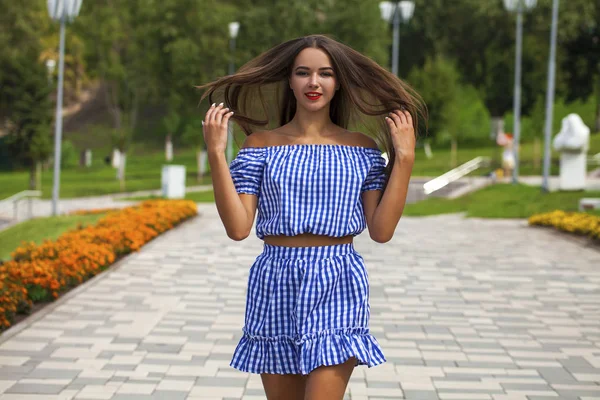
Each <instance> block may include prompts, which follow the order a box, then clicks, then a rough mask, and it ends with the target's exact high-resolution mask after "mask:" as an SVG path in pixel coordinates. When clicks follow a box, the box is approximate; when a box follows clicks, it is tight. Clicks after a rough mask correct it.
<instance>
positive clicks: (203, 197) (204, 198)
mask: <svg viewBox="0 0 600 400" xmlns="http://www.w3.org/2000/svg"><path fill="white" fill-rule="evenodd" d="M162 198H163V197H162V196H143V197H127V198H123V199H120V200H127V201H136V200H153V199H162ZM185 199H186V200H192V201H195V202H196V203H214V202H215V196H214V193H213V191H212V190H208V191H205V192H189V193H186V195H185Z"/></svg>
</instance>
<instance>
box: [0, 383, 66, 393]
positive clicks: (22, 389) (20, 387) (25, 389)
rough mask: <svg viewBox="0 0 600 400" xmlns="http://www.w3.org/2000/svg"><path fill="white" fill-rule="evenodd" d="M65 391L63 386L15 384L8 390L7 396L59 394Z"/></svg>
mask: <svg viewBox="0 0 600 400" xmlns="http://www.w3.org/2000/svg"><path fill="white" fill-rule="evenodd" d="M64 389H65V385H43V384H37V383H36V384H30V383H29V384H22V383H16V384H14V385H13V386H11V387H10V388H8V389H7V390H6V391H5V393H7V394H59V393H60V392H62V391H63V390H64Z"/></svg>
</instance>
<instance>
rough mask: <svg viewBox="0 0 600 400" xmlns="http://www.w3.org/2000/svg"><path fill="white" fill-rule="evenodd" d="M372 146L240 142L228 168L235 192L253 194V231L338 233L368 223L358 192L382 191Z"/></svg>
mask: <svg viewBox="0 0 600 400" xmlns="http://www.w3.org/2000/svg"><path fill="white" fill-rule="evenodd" d="M385 166H386V160H385V159H384V158H383V157H382V154H381V151H380V150H379V149H375V148H368V147H359V146H348V145H337V144H297V145H282V146H270V147H244V148H242V149H240V151H239V153H238V154H237V156H236V157H235V159H233V160H232V161H231V164H230V165H229V169H230V171H231V177H232V178H233V183H234V185H235V188H236V191H237V192H238V193H246V194H252V195H256V196H258V206H257V207H258V210H257V211H258V216H257V220H256V235H257V236H258V237H259V238H260V239H263V238H264V237H265V236H270V235H281V236H296V235H300V234H302V233H312V234H315V235H325V236H332V237H342V236H348V235H353V236H355V235H358V234H359V233H361V232H362V231H363V230H364V229H365V228H366V226H367V224H366V220H365V215H364V209H363V204H362V199H361V196H360V195H361V193H362V192H364V191H367V190H382V189H383V186H384V183H385V174H384V168H385Z"/></svg>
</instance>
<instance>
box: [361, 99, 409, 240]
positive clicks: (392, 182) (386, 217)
mask: <svg viewBox="0 0 600 400" xmlns="http://www.w3.org/2000/svg"><path fill="white" fill-rule="evenodd" d="M386 122H387V124H388V129H389V132H390V135H391V137H392V142H393V144H394V149H395V150H396V159H395V162H394V167H393V168H392V172H391V174H390V178H389V180H388V184H387V187H386V189H385V191H384V192H383V194H382V192H381V190H369V191H366V192H364V193H363V194H362V199H363V208H364V212H365V218H366V220H367V226H368V229H369V235H370V236H371V239H373V240H374V241H376V242H379V243H385V242H388V241H389V240H391V239H392V236H394V231H395V230H396V226H397V225H398V222H399V221H400V217H401V216H402V212H403V211H404V205H405V204H406V196H407V194H408V184H409V181H410V175H411V173H412V167H413V165H414V162H415V134H414V128H413V122H412V117H411V115H410V113H409V112H408V111H401V110H396V111H395V112H393V113H390V116H389V117H386Z"/></svg>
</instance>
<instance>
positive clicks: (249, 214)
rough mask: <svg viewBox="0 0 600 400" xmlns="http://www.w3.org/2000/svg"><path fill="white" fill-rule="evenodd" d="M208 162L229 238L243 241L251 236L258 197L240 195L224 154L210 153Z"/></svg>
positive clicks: (217, 201) (222, 219)
mask: <svg viewBox="0 0 600 400" xmlns="http://www.w3.org/2000/svg"><path fill="white" fill-rule="evenodd" d="M208 162H209V164H210V170H211V176H212V182H213V190H214V193H215V203H216V204H217V210H218V212H219V217H221V221H222V222H223V225H224V226H225V231H226V232H227V236H229V237H230V238H231V239H233V240H243V239H245V238H247V237H248V236H249V235H250V230H251V229H252V224H253V223H254V216H255V214H256V207H257V203H258V197H256V196H254V195H251V194H239V195H238V193H237V192H236V190H235V186H234V184H233V179H232V178H231V172H230V171H229V166H228V165H227V159H226V158H225V153H224V152H216V151H209V152H208Z"/></svg>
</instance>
